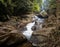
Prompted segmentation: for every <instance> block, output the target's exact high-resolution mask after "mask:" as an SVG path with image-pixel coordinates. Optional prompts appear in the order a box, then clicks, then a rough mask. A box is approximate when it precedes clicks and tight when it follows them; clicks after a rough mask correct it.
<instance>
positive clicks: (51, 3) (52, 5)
mask: <svg viewBox="0 0 60 47" xmlns="http://www.w3.org/2000/svg"><path fill="white" fill-rule="evenodd" d="M50 8H56V0H50Z"/></svg>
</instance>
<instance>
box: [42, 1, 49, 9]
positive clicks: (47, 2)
mask: <svg viewBox="0 0 60 47" xmlns="http://www.w3.org/2000/svg"><path fill="white" fill-rule="evenodd" d="M49 1H50V0H42V5H41V10H47V9H48V7H49Z"/></svg>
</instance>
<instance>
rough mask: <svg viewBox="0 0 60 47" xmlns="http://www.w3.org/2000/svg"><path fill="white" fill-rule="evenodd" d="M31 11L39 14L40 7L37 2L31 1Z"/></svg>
mask: <svg viewBox="0 0 60 47" xmlns="http://www.w3.org/2000/svg"><path fill="white" fill-rule="evenodd" d="M33 11H34V12H39V11H40V6H39V3H38V2H37V0H34V1H33Z"/></svg>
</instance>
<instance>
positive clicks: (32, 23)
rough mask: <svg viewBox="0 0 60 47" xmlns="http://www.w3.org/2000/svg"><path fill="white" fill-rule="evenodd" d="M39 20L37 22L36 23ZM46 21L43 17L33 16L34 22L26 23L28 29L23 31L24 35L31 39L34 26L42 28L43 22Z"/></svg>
mask: <svg viewBox="0 0 60 47" xmlns="http://www.w3.org/2000/svg"><path fill="white" fill-rule="evenodd" d="M36 22H37V24H36ZM43 22H44V19H41V18H39V17H37V16H34V17H33V22H30V23H28V24H27V25H26V29H27V30H25V31H23V35H24V36H25V37H26V38H27V39H28V40H30V38H31V36H32V33H33V32H34V31H33V30H32V27H33V26H35V27H36V29H37V30H38V28H39V29H40V28H42V23H43Z"/></svg>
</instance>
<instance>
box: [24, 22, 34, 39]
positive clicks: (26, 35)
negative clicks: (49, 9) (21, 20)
mask: <svg viewBox="0 0 60 47" xmlns="http://www.w3.org/2000/svg"><path fill="white" fill-rule="evenodd" d="M34 24H35V22H31V23H28V24H27V25H26V28H27V30H26V31H24V32H23V35H25V37H26V38H27V39H28V40H29V39H30V37H31V35H32V33H33V31H32V29H31V28H32V27H33V26H34Z"/></svg>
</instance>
